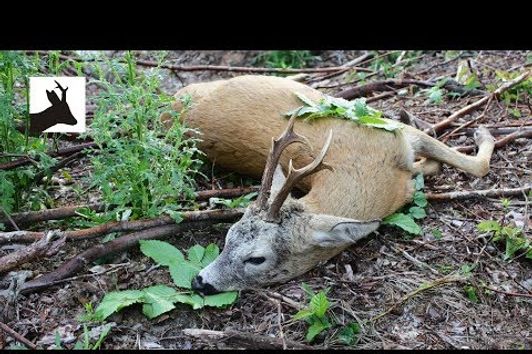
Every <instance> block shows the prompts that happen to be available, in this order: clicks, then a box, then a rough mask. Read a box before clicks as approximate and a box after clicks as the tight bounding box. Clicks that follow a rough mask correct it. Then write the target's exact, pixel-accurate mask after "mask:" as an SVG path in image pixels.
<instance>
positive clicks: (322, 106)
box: [285, 92, 401, 131]
mask: <svg viewBox="0 0 532 354" xmlns="http://www.w3.org/2000/svg"><path fill="white" fill-rule="evenodd" d="M295 95H296V96H297V97H298V98H299V99H300V100H301V101H302V102H303V103H304V105H303V106H301V107H298V108H296V109H295V110H293V111H290V112H287V113H285V116H292V115H294V114H297V117H305V120H307V121H310V120H313V119H318V118H323V117H336V118H340V119H347V120H351V121H353V122H356V123H358V124H361V125H367V126H370V127H374V128H380V129H385V130H388V131H394V130H396V129H399V128H401V125H400V124H399V123H397V122H394V121H392V120H387V119H383V118H381V116H382V112H380V111H377V110H376V109H373V108H371V107H369V106H368V105H367V104H366V100H365V99H364V98H357V99H355V100H353V101H347V100H345V99H343V98H337V97H331V96H327V95H326V96H325V97H324V98H322V99H321V100H320V101H319V102H318V103H315V102H313V101H312V100H311V99H309V98H308V97H306V96H305V95H303V94H301V93H298V92H295Z"/></svg>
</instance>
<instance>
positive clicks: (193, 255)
mask: <svg viewBox="0 0 532 354" xmlns="http://www.w3.org/2000/svg"><path fill="white" fill-rule="evenodd" d="M204 254H205V248H204V247H203V246H200V245H194V246H192V247H190V248H189V249H188V252H187V255H188V260H189V261H190V262H192V263H194V264H196V265H198V266H201V259H202V258H203V255H204Z"/></svg>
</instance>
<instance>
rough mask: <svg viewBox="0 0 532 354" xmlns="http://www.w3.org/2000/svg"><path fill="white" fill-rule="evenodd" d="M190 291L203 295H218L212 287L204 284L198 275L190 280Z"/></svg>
mask: <svg viewBox="0 0 532 354" xmlns="http://www.w3.org/2000/svg"><path fill="white" fill-rule="evenodd" d="M192 290H194V291H197V292H198V293H201V294H203V295H212V294H217V293H219V291H218V290H216V288H215V287H214V286H212V285H211V284H209V283H204V282H203V278H202V277H201V275H198V276H197V277H195V278H194V279H193V280H192Z"/></svg>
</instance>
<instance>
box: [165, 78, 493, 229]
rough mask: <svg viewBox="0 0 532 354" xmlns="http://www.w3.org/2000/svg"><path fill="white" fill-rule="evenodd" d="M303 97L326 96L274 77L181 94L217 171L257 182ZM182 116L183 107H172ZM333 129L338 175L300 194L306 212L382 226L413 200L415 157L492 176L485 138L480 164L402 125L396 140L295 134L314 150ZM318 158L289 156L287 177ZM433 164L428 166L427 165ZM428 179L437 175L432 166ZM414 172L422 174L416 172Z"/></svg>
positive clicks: (352, 130) (349, 125) (319, 126)
mask: <svg viewBox="0 0 532 354" xmlns="http://www.w3.org/2000/svg"><path fill="white" fill-rule="evenodd" d="M294 92H299V93H302V94H304V95H305V96H307V97H308V98H310V99H312V100H313V101H315V102H317V101H319V99H320V98H322V97H323V94H322V93H321V92H320V91H318V90H315V89H313V88H311V87H309V86H306V85H304V84H301V83H298V82H296V81H293V80H290V79H284V78H279V77H274V76H255V75H249V76H248V75H246V76H239V77H236V78H233V79H229V80H219V81H213V82H207V83H198V84H191V85H189V86H187V87H185V88H183V89H181V90H179V92H177V93H176V95H175V96H176V97H181V96H183V95H185V94H189V95H190V96H191V98H192V107H191V108H190V109H189V110H188V111H187V112H186V113H185V114H183V121H184V122H185V123H186V124H187V125H188V126H190V127H193V128H197V129H198V130H199V131H200V132H201V134H202V135H201V136H200V138H201V139H202V140H203V141H202V142H201V143H200V145H199V147H200V149H201V150H202V151H203V152H205V153H206V154H207V157H208V158H209V159H210V160H211V161H214V162H215V164H216V165H217V166H221V167H223V168H226V169H228V170H232V171H236V172H238V173H241V174H245V175H249V176H252V177H255V178H260V176H261V174H262V172H263V170H264V165H265V163H266V158H267V156H268V152H269V150H270V146H271V139H272V137H276V136H279V134H281V132H282V131H283V130H284V127H285V126H286V123H287V118H286V117H285V116H284V113H286V112H289V111H291V110H293V109H295V108H297V107H299V106H301V105H302V103H301V101H299V99H298V98H297V97H296V96H295V95H294ZM173 108H174V109H176V110H178V111H180V110H181V108H182V105H181V102H180V100H177V101H176V102H175V103H174V106H173ZM331 128H332V129H333V142H332V145H331V147H330V149H329V152H328V154H327V159H326V161H327V163H328V164H329V165H331V166H333V167H334V173H331V172H327V171H325V172H320V173H317V174H314V175H312V176H309V177H308V178H306V179H305V180H304V181H303V183H301V184H300V185H299V186H298V187H300V188H301V189H302V190H303V191H305V192H306V191H309V193H308V194H307V195H306V196H305V197H303V198H302V199H301V201H302V202H304V203H305V204H306V205H307V206H308V208H309V210H311V211H313V212H320V213H325V214H331V215H336V216H342V217H347V218H353V219H358V220H369V219H374V218H383V217H385V216H387V215H390V214H392V213H393V212H395V211H396V210H398V209H399V208H401V207H402V206H403V205H404V204H406V203H408V202H409V201H410V200H411V197H412V192H413V186H412V183H411V180H412V175H413V174H414V173H416V172H419V167H420V166H419V165H415V164H414V156H420V157H421V156H422V157H428V158H430V159H433V160H438V161H441V162H444V163H447V164H449V165H452V166H455V167H457V168H459V169H461V170H463V171H465V172H469V173H471V174H473V175H475V176H478V177H481V176H484V175H485V174H486V173H488V170H489V159H490V157H491V153H492V150H493V140H492V139H491V138H490V137H489V133H488V135H486V134H485V131H483V132H484V134H483V135H482V136H481V137H479V138H480V139H483V140H482V141H481V142H479V143H484V144H480V147H479V153H478V155H477V156H476V157H473V156H467V155H464V154H462V153H459V152H457V151H455V150H452V149H450V148H449V147H447V146H446V145H444V144H443V143H441V142H439V141H438V140H436V139H433V138H431V137H429V136H428V135H426V134H425V133H423V132H421V131H420V130H418V129H415V128H414V127H411V126H408V125H404V124H403V128H402V129H401V130H399V131H396V133H390V132H388V131H385V130H382V129H375V128H371V127H367V126H361V125H358V124H356V123H353V122H350V121H347V120H341V119H337V118H323V119H317V120H315V121H312V122H304V121H303V120H299V121H297V122H296V123H295V129H294V130H295V131H297V132H298V133H300V134H301V135H303V136H305V137H307V138H308V140H309V141H310V142H311V144H312V145H313V147H315V149H316V150H317V149H318V148H319V147H320V146H322V145H323V143H324V140H325V135H326V134H325V132H326V131H327V130H328V129H331ZM313 157H314V155H313V154H312V152H311V151H308V149H306V148H305V147H304V146H300V145H295V146H290V147H288V148H287V150H286V151H285V153H284V154H283V157H282V158H281V165H282V167H283V170H284V171H286V170H287V165H288V161H289V159H293V160H294V165H295V166H296V167H300V166H302V165H306V164H308V163H309V162H310V161H311V159H312V158H313ZM429 161H430V160H429ZM430 162H431V163H432V165H431V166H430V167H431V168H430V169H429V168H427V172H432V173H435V172H436V171H437V168H434V164H433V161H430ZM416 167H417V168H416Z"/></svg>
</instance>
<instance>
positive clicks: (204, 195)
mask: <svg viewBox="0 0 532 354" xmlns="http://www.w3.org/2000/svg"><path fill="white" fill-rule="evenodd" d="M259 187H260V186H249V187H239V188H228V189H211V190H205V191H198V192H196V193H195V200H208V199H209V198H214V197H218V198H234V197H238V196H241V195H244V194H248V193H251V192H255V191H257V190H258V189H259ZM82 208H87V209H89V210H92V211H95V212H97V213H100V212H103V211H105V209H106V207H105V204H103V203H95V204H87V205H78V206H72V207H64V208H55V209H46V210H41V211H29V212H24V213H15V214H12V215H11V218H12V219H13V220H14V221H15V222H17V223H24V224H29V223H36V222H41V221H48V220H60V219H65V218H68V217H72V216H76V215H78V214H77V213H76V211H77V210H79V209H82ZM109 208H110V207H109ZM7 221H9V220H8V219H7V218H0V222H1V223H6V222H7Z"/></svg>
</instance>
